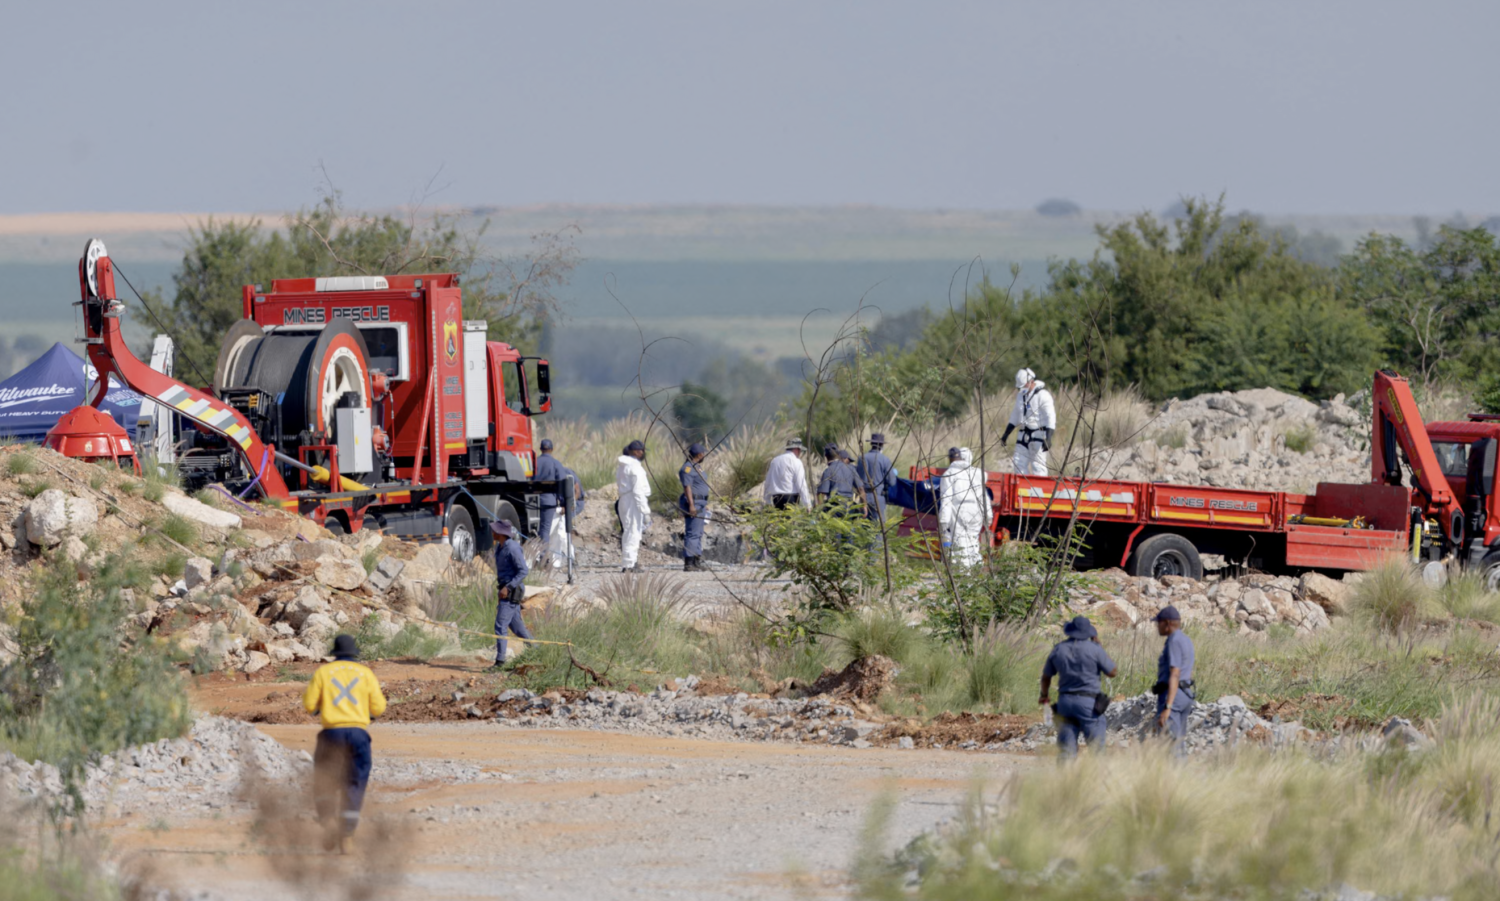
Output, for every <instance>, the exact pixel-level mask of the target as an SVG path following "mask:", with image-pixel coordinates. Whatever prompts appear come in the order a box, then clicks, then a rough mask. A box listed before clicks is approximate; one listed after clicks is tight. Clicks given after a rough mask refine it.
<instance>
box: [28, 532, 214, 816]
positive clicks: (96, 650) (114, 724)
mask: <svg viewBox="0 0 1500 901" xmlns="http://www.w3.org/2000/svg"><path fill="white" fill-rule="evenodd" d="M122 563H123V561H122V560H121V558H119V557H110V558H107V559H106V560H105V562H104V563H103V564H102V565H101V566H100V567H99V569H98V570H97V571H96V572H95V574H94V575H93V577H92V578H91V579H90V580H88V581H86V582H79V581H78V576H77V573H76V571H75V570H74V568H73V567H72V565H71V564H68V563H67V562H66V561H64V560H60V561H57V562H54V563H50V564H48V565H47V567H46V568H45V569H44V570H43V572H42V574H41V575H40V576H39V577H38V578H37V584H36V585H35V586H34V588H33V590H32V591H31V592H30V593H29V596H28V597H27V598H26V600H25V601H24V602H23V603H22V616H21V619H20V622H19V623H18V624H17V626H16V633H15V638H16V643H17V644H18V646H19V648H20V651H19V654H18V655H17V663H16V664H15V665H12V666H11V667H9V668H8V669H7V670H6V671H5V676H4V680H3V691H0V738H3V739H4V742H5V743H6V744H7V745H9V747H10V748H11V749H12V750H13V751H15V752H16V753H17V754H18V755H20V756H22V757H25V758H26V759H42V760H46V761H48V762H50V763H53V764H55V765H57V766H58V768H59V769H60V770H61V771H62V773H63V778H64V780H65V783H66V784H67V785H68V787H69V790H70V794H71V797H72V799H73V802H74V805H75V809H77V808H81V805H82V796H81V794H79V785H78V778H79V777H80V775H81V774H82V771H83V767H84V765H85V764H86V763H87V762H88V761H89V760H91V759H94V758H95V757H97V756H98V755H100V754H108V753H110V752H111V751H114V750H116V749H118V748H121V747H124V746H126V745H131V744H139V743H143V742H151V741H155V740H157V739H159V738H163V737H166V736H171V735H180V734H182V733H183V732H184V731H186V729H187V727H188V724H189V722H190V719H191V715H190V711H189V705H188V698H187V692H186V690H185V687H184V685H183V683H182V680H181V678H180V677H179V676H178V674H177V672H176V670H175V669H174V667H173V666H172V662H171V659H170V656H169V654H170V649H169V647H168V645H167V644H166V643H165V642H163V641H160V640H158V639H156V638H153V637H147V636H141V637H139V638H138V639H136V640H134V641H133V642H132V643H130V644H128V645H126V644H123V643H122V642H121V640H120V635H119V631H120V629H121V626H122V623H123V622H124V620H125V617H126V616H128V615H129V614H130V613H132V612H133V611H132V610H130V609H129V607H128V605H127V604H126V603H125V602H124V601H123V600H122V598H121V593H120V588H121V587H123V585H124V583H125V578H124V576H125V575H126V570H125V568H124V567H123V566H122Z"/></svg>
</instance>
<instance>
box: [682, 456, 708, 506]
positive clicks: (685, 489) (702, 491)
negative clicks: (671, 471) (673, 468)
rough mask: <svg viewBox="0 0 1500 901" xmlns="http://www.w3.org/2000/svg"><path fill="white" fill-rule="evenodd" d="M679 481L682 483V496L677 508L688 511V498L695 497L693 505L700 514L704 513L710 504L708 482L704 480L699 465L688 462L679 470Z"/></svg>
mask: <svg viewBox="0 0 1500 901" xmlns="http://www.w3.org/2000/svg"><path fill="white" fill-rule="evenodd" d="M677 480H678V481H679V482H681V483H682V496H681V497H679V498H678V499H677V506H679V507H681V508H682V509H684V510H686V509H687V496H688V494H689V493H691V494H692V495H693V503H694V504H695V505H696V506H697V509H698V512H699V513H702V512H703V509H704V507H705V506H707V504H708V480H707V479H705V478H703V473H702V471H701V470H699V469H698V464H697V463H694V462H693V461H692V460H688V461H686V462H684V463H683V464H682V468H681V469H679V470H677Z"/></svg>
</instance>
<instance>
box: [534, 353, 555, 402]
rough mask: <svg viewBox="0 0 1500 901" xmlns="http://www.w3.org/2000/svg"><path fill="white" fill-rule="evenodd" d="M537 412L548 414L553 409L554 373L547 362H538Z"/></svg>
mask: <svg viewBox="0 0 1500 901" xmlns="http://www.w3.org/2000/svg"><path fill="white" fill-rule="evenodd" d="M536 392H537V412H539V413H547V412H549V411H551V409H552V371H551V367H550V366H548V364H547V361H546V360H537V361H536Z"/></svg>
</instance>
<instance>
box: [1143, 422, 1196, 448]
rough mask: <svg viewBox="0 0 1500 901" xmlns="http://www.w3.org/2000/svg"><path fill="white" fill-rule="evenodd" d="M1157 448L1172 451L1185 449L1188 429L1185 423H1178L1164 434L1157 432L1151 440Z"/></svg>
mask: <svg viewBox="0 0 1500 901" xmlns="http://www.w3.org/2000/svg"><path fill="white" fill-rule="evenodd" d="M1152 440H1153V441H1155V442H1156V446H1157V447H1169V448H1171V449H1172V450H1182V449H1183V448H1184V447H1187V442H1188V427H1187V425H1186V424H1185V423H1178V424H1177V425H1174V426H1172V427H1171V428H1170V429H1167V430H1166V431H1164V432H1158V433H1157V434H1156V437H1155V438H1153V439H1152Z"/></svg>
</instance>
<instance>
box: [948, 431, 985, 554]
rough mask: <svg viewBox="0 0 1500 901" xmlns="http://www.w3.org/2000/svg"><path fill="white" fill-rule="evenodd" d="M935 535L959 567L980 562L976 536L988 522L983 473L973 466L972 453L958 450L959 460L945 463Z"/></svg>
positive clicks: (965, 449)
mask: <svg viewBox="0 0 1500 901" xmlns="http://www.w3.org/2000/svg"><path fill="white" fill-rule="evenodd" d="M939 478H940V479H941V480H942V482H941V490H940V492H939V494H938V534H940V535H941V536H942V537H943V542H944V543H945V544H949V545H951V547H950V549H949V552H950V553H951V554H952V555H953V559H954V560H955V561H956V562H957V563H958V565H959V566H963V567H970V566H973V565H975V564H977V563H978V562H979V537H980V534H981V533H982V532H983V531H984V527H985V525H986V524H987V523H988V520H989V515H990V511H989V502H988V500H987V496H986V495H985V490H984V471H983V470H981V469H976V468H975V467H974V453H973V451H971V450H969V449H968V448H967V447H961V448H959V449H958V459H957V460H952V461H950V462H949V463H948V468H947V469H946V470H944V471H943V474H942V475H941V476H940V477H939Z"/></svg>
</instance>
